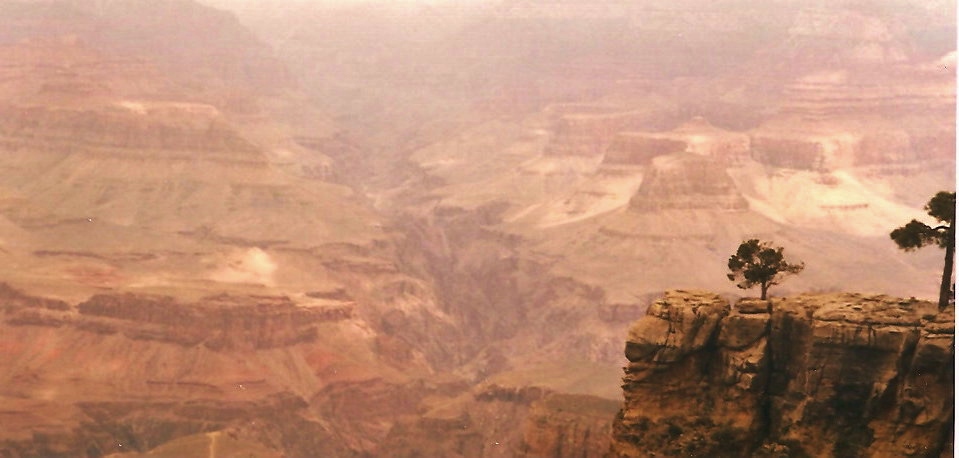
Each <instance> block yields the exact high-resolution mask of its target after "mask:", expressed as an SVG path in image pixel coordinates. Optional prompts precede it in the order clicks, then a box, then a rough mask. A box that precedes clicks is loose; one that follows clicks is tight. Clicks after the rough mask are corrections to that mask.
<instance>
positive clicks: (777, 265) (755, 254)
mask: <svg viewBox="0 0 959 458" xmlns="http://www.w3.org/2000/svg"><path fill="white" fill-rule="evenodd" d="M728 266H729V270H730V272H732V273H729V274H726V277H727V278H729V280H730V281H734V282H738V283H736V286H738V287H739V288H741V289H749V288H752V287H753V286H756V285H759V288H760V290H761V291H762V295H761V296H760V299H763V300H765V299H766V292H767V291H768V290H769V287H770V286H773V285H778V284H779V283H780V282H781V281H782V280H783V278H785V277H786V276H787V275H793V274H798V273H799V272H801V271H802V270H803V268H804V267H806V265H805V264H803V263H801V262H800V263H799V264H790V263H788V262H786V259H785V258H784V257H783V249H782V247H773V246H772V244H771V243H769V242H760V241H759V240H757V239H751V240H747V241H745V242H743V243H741V244H740V245H739V249H737V250H736V254H734V255H732V256H730V257H729V264H728Z"/></svg>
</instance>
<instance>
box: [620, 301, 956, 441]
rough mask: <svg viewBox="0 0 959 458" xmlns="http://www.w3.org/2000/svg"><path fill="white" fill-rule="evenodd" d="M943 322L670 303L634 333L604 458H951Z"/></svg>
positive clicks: (843, 311) (949, 320)
mask: <svg viewBox="0 0 959 458" xmlns="http://www.w3.org/2000/svg"><path fill="white" fill-rule="evenodd" d="M954 319H955V318H954V314H953V312H952V311H951V310H950V311H948V312H945V313H942V314H936V306H935V304H934V303H931V302H928V301H920V300H916V299H897V298H892V297H888V296H865V295H859V294H831V295H802V296H795V297H789V298H774V299H772V300H770V301H768V302H766V301H758V300H754V299H743V300H740V301H738V302H737V303H736V304H734V305H733V306H730V305H729V304H728V303H727V302H726V300H725V299H723V298H721V297H719V296H717V295H715V294H710V293H702V292H685V291H673V292H669V293H667V294H666V296H665V297H664V298H663V299H661V300H659V301H658V302H656V303H655V304H653V305H652V306H650V308H649V310H648V314H647V316H646V317H644V318H642V319H640V320H639V321H637V322H636V323H634V324H633V326H632V328H631V329H630V333H629V338H628V341H627V343H626V357H627V358H628V359H629V365H628V366H627V367H626V368H625V372H626V376H625V377H624V378H623V392H624V395H625V398H626V402H625V405H624V407H623V409H622V410H621V411H620V413H619V414H618V416H617V419H616V422H615V425H614V430H613V444H612V446H611V448H610V452H609V454H608V456H610V457H617V458H619V457H640V456H642V457H646V456H652V455H654V454H655V455H656V456H716V457H719V456H728V457H734V456H736V457H739V456H756V457H759V456H766V457H785V456H814V457H829V456H913V457H939V456H951V449H950V447H951V446H950V445H949V444H951V443H952V442H951V441H952V434H953V430H952V425H953V420H954V415H955V409H954V397H953V391H954V354H955V335H954V323H953V322H954Z"/></svg>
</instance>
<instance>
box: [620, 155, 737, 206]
mask: <svg viewBox="0 0 959 458" xmlns="http://www.w3.org/2000/svg"><path fill="white" fill-rule="evenodd" d="M629 206H630V208H632V209H635V210H640V211H649V210H663V209H693V208H701V209H719V210H745V209H747V208H749V204H748V203H747V202H746V199H744V198H743V196H742V195H741V194H740V193H739V191H738V190H737V189H736V184H735V183H733V180H732V178H730V177H729V175H728V174H727V173H726V170H725V168H724V167H723V166H722V164H720V163H719V162H717V161H715V160H712V159H709V158H705V157H702V156H699V155H696V154H692V153H684V154H674V155H668V156H660V157H658V158H657V159H655V160H654V161H653V164H652V166H651V167H650V170H649V172H648V174H647V175H646V177H645V178H644V179H643V184H642V185H641V186H640V188H639V191H638V192H637V193H636V195H635V196H633V198H632V200H630V202H629Z"/></svg>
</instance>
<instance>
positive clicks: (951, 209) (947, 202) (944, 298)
mask: <svg viewBox="0 0 959 458" xmlns="http://www.w3.org/2000/svg"><path fill="white" fill-rule="evenodd" d="M926 213H928V214H929V216H931V217H933V218H935V219H936V221H938V222H939V223H940V224H939V225H937V226H935V227H933V226H930V225H928V224H925V223H922V222H919V221H917V220H912V221H910V222H908V223H906V225H905V226H902V227H899V228H897V229H896V230H894V231H892V232H891V233H890V234H889V237H890V238H892V240H893V241H894V242H896V245H899V248H902V249H903V250H906V251H912V250H915V249H918V248H922V247H924V246H926V245H932V244H936V245H939V248H945V249H946V260H945V262H944V263H943V267H942V282H941V283H940V284H939V310H942V309H944V308H946V306H948V305H949V299H950V298H951V297H952V287H951V286H952V263H953V258H954V257H955V254H956V193H955V192H946V191H939V192H938V193H937V194H936V195H935V196H933V197H932V199H929V203H927V204H926Z"/></svg>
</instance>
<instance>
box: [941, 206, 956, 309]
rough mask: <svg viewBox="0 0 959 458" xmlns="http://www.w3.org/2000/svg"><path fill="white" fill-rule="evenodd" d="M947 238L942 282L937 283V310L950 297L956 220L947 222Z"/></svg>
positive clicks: (946, 305)
mask: <svg viewBox="0 0 959 458" xmlns="http://www.w3.org/2000/svg"><path fill="white" fill-rule="evenodd" d="M948 237H949V240H947V241H946V262H945V263H944V265H943V267H942V283H941V284H940V285H939V310H940V311H942V310H943V309H945V308H946V307H948V306H949V298H950V297H952V262H953V258H955V257H956V222H955V220H953V221H950V222H949V235H948Z"/></svg>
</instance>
